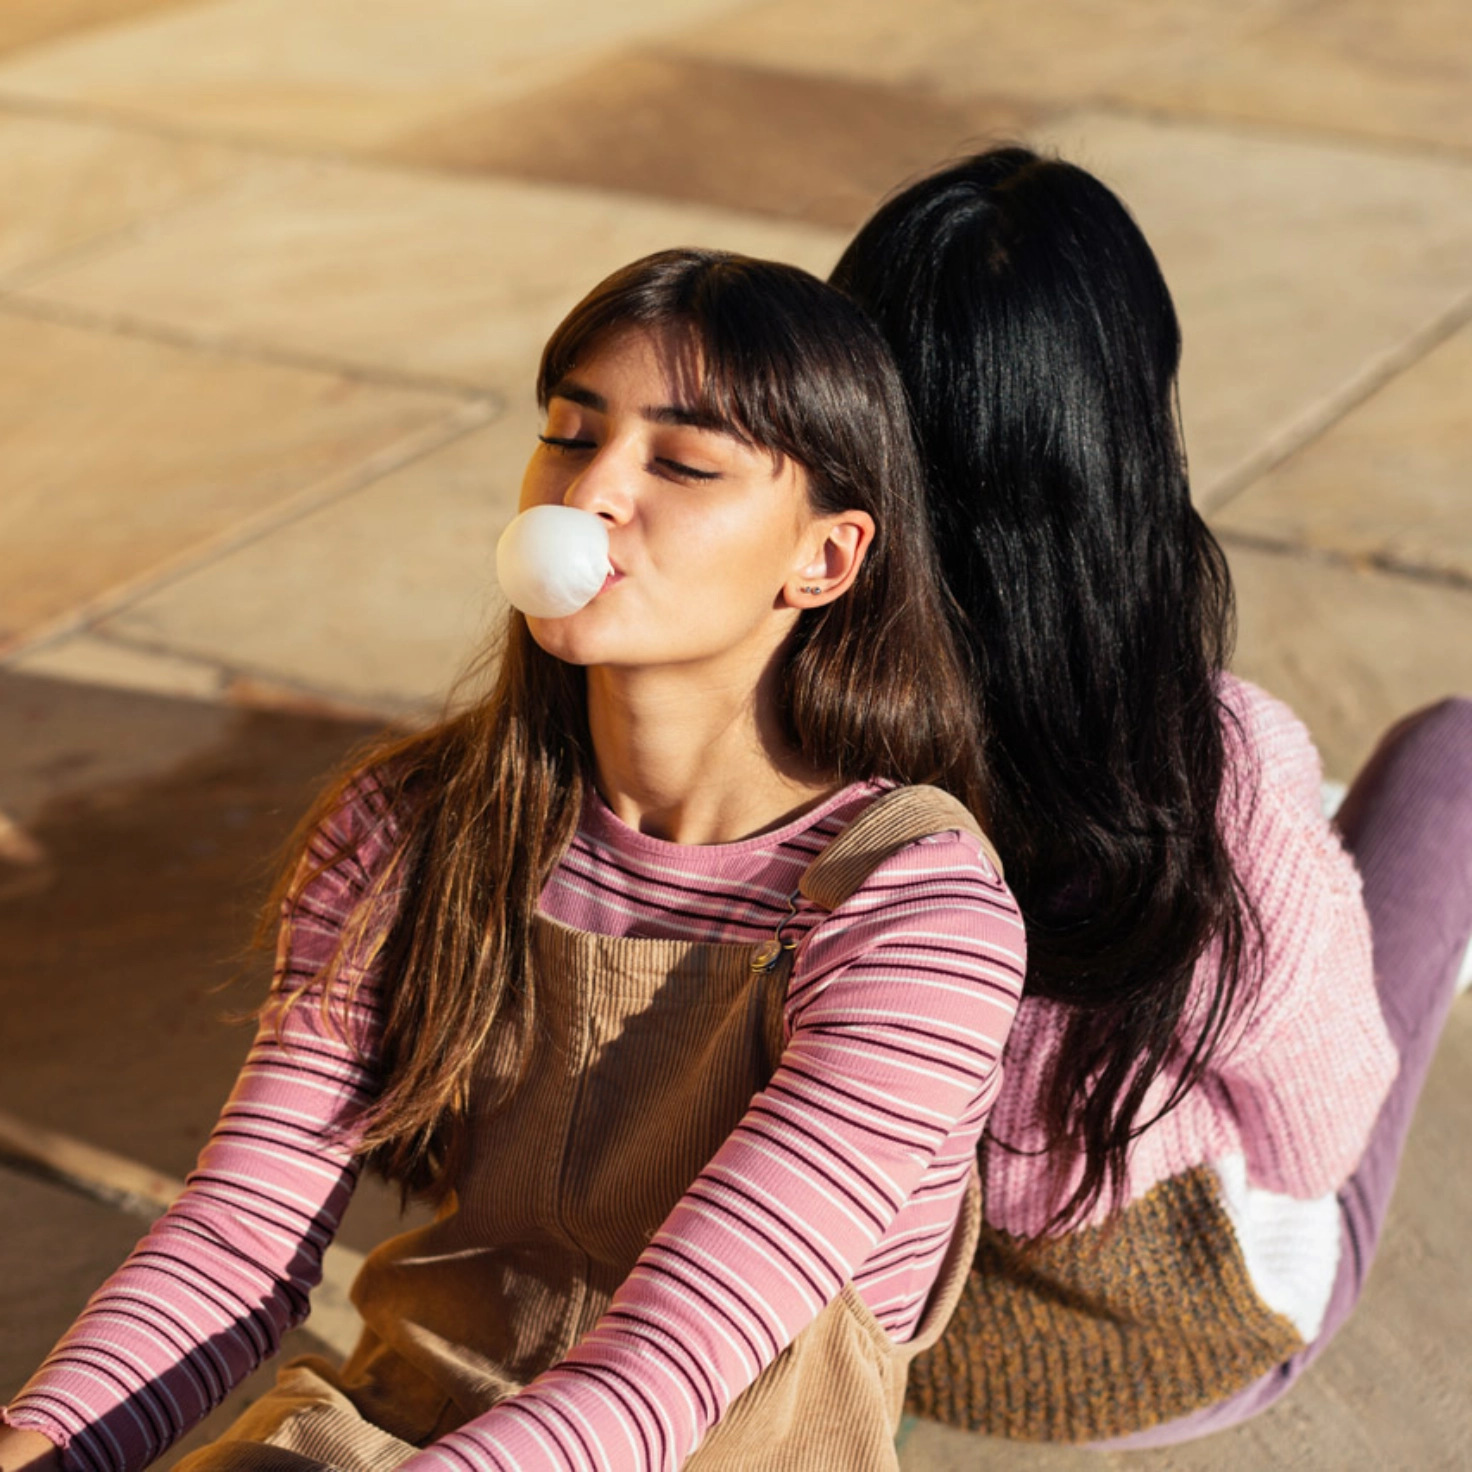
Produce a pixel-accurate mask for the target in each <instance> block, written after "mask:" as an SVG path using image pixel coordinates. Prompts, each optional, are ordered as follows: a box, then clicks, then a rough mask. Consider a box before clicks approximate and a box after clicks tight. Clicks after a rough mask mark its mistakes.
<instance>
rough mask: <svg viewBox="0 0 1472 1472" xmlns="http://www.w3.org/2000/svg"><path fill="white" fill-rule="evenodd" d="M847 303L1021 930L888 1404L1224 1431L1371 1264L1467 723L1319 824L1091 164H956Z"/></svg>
mask: <svg viewBox="0 0 1472 1472" xmlns="http://www.w3.org/2000/svg"><path fill="white" fill-rule="evenodd" d="M833 280H834V282H835V284H837V285H839V286H841V287H842V288H843V289H844V290H845V291H847V292H848V293H849V294H850V295H852V296H853V297H854V298H856V299H857V300H858V301H859V302H860V303H861V304H862V305H863V306H864V307H865V308H866V309H867V310H868V311H869V312H870V314H871V315H872V316H873V318H874V319H875V320H876V321H877V322H878V323H879V325H880V328H881V330H882V331H883V332H884V334H885V336H886V338H887V339H888V340H889V343H890V346H891V348H892V349H893V351H894V353H895V355H896V358H897V359H898V361H899V364H900V368H901V372H902V375H903V377H904V379H905V383H906V388H907V390H908V393H909V395H910V399H911V404H912V410H913V413H914V416H915V420H916V424H917V428H918V431H919V438H920V441H921V451H922V456H923V458H924V461H925V468H926V475H927V480H928V492H929V509H930V518H931V523H932V529H933V532H934V536H935V540H936V543H937V546H938V548H939V550H940V555H941V558H942V561H943V564H944V569H945V577H946V580H947V583H948V585H949V591H950V594H951V596H952V599H953V600H954V615H955V618H956V622H957V625H958V627H959V628H960V629H961V631H962V635H963V642H964V643H965V644H966V646H967V647H968V649H969V652H970V657H971V661H972V666H973V669H972V675H973V679H974V682H975V688H976V690H977V693H978V698H979V702H980V707H981V709H982V710H983V711H984V712H985V713H986V733H987V741H988V759H989V765H990V769H991V772H992V776H993V787H992V795H991V798H990V812H989V817H990V828H991V832H992V834H993V835H994V837H995V838H996V839H997V842H998V844H999V847H1000V850H1001V852H1002V854H1003V856H1004V858H1005V860H1006V863H1007V870H1008V878H1009V880H1010V882H1011V883H1012V885H1013V888H1014V890H1015V892H1016V894H1017V896H1018V899H1019V902H1020V903H1021V905H1022V907H1023V911H1024V914H1025V916H1026V919H1027V926H1028V951H1029V960H1028V982H1027V995H1026V998H1025V1000H1024V1003H1023V1006H1022V1009H1021V1012H1020V1013H1019V1017H1018V1021H1017V1025H1016V1027H1015V1028H1014V1030H1013V1033H1012V1036H1011V1040H1010V1042H1009V1045H1008V1049H1007V1055H1006V1058H1007V1069H1006V1076H1005V1079H1006V1081H1005V1084H1004V1086H1003V1089H1002V1092H1001V1095H1000V1097H999V1100H998V1103H997V1105H996V1108H995V1110H994V1112H993V1114H992V1118H991V1121H990V1123H989V1126H988V1130H987V1136H986V1140H985V1142H984V1145H983V1149H982V1166H983V1178H984V1185H985V1203H986V1206H985V1216H986V1220H985V1224H984V1227H983V1236H982V1242H981V1245H980V1248H979V1250H978V1254H977V1257H976V1259H975V1263H974V1266H973V1271H972V1274H971V1279H970V1282H969V1284H968V1289H967V1294H966V1297H965V1299H964V1300H963V1304H962V1307H961V1310H960V1312H959V1313H958V1315H957V1318H956V1320H955V1321H954V1322H953V1324H952V1328H951V1331H950V1333H949V1334H948V1335H947V1337H946V1339H945V1340H944V1341H943V1343H942V1344H941V1345H940V1346H939V1347H938V1348H937V1349H936V1350H935V1351H934V1352H933V1353H932V1354H930V1355H929V1356H927V1357H925V1358H924V1359H922V1361H920V1362H919V1364H918V1365H917V1367H916V1371H915V1373H914V1376H913V1377H912V1382H911V1404H912V1407H913V1408H914V1409H916V1410H917V1411H919V1412H920V1413H922V1414H930V1415H934V1416H937V1417H939V1418H941V1419H943V1420H948V1421H950V1422H952V1423H954V1424H959V1425H965V1426H971V1427H974V1428H976V1429H979V1430H983V1431H986V1432H989V1433H991V1434H994V1435H1003V1436H1014V1437H1019V1438H1027V1439H1036V1440H1060V1441H1087V1442H1109V1443H1110V1444H1112V1445H1116V1446H1118V1445H1125V1444H1128V1445H1141V1446H1143V1445H1154V1444H1163V1443H1166V1442H1170V1441H1175V1440H1179V1439H1184V1438H1186V1437H1188V1436H1193V1435H1200V1434H1202V1433H1204V1432H1206V1431H1209V1430H1212V1429H1215V1428H1217V1427H1220V1426H1225V1425H1230V1424H1233V1423H1234V1422H1236V1421H1238V1420H1241V1419H1243V1418H1244V1417H1246V1416H1248V1415H1250V1414H1252V1413H1253V1412H1254V1411H1256V1410H1258V1409H1261V1408H1262V1407H1263V1406H1265V1405H1266V1404H1268V1403H1269V1402H1270V1401H1271V1400H1273V1399H1274V1398H1275V1397H1276V1396H1277V1395H1279V1394H1281V1392H1282V1391H1283V1389H1285V1388H1286V1387H1287V1386H1288V1385H1289V1384H1291V1383H1292V1381H1293V1380H1294V1379H1295V1378H1296V1376H1297V1375H1298V1374H1299V1373H1300V1372H1301V1371H1302V1370H1303V1369H1304V1368H1305V1367H1306V1366H1307V1365H1308V1364H1309V1363H1311V1362H1312V1360H1313V1359H1314V1357H1315V1356H1316V1355H1317V1354H1318V1353H1319V1352H1320V1350H1321V1349H1322V1348H1323V1346H1324V1344H1325V1343H1326V1342H1327V1341H1328V1339H1329V1338H1330V1336H1331V1335H1332V1334H1333V1333H1334V1332H1335V1330H1336V1329H1337V1328H1338V1327H1339V1325H1340V1324H1341V1323H1342V1322H1343V1321H1344V1319H1345V1317H1346V1316H1347V1314H1348V1312H1349V1310H1350V1308H1351V1307H1352V1306H1353V1304H1354V1302H1355V1301H1356V1299H1357V1297H1358V1294H1359V1291H1360V1288H1361V1286H1362V1284H1363V1282H1364V1278H1365V1274H1366V1271H1367V1269H1368V1266H1369V1261H1370V1258H1371V1256H1372V1255H1373V1252H1374V1248H1375V1245H1376V1242H1377V1240H1378V1236H1379V1232H1380V1227H1381V1223H1382V1221H1383V1217H1384V1212H1385V1206H1386V1203H1387V1201H1388V1198H1389V1195H1390V1191H1391V1188H1392V1186H1393V1183H1394V1177H1395V1169H1396V1163H1397V1161H1398V1159H1399V1155H1400V1151H1401V1148H1402V1145H1403V1143H1404V1138H1405V1133H1406V1129H1407V1126H1408V1123H1409V1119H1410V1115H1411V1112H1412V1109H1413V1108H1414V1104H1415V1100H1416V1097H1417V1095H1418V1093H1419V1090H1420V1086H1421V1083H1422V1080H1423V1078H1424V1075H1425V1072H1426V1069H1427V1066H1428V1064H1429V1060H1430V1056H1431V1053H1432V1050H1433V1047H1434V1044H1435V1040H1436V1037H1437V1035H1438V1033H1439V1030H1440V1024H1441V1021H1442V1019H1443V1018H1444V1016H1445V1012H1446V1009H1447V1007H1448V1005H1449V1003H1450V1000H1451V998H1452V995H1453V993H1454V990H1455V984H1456V977H1457V971H1458V962H1459V959H1460V958H1461V956H1462V954H1463V952H1464V951H1465V948H1466V944H1467V936H1468V930H1469V927H1472V704H1469V703H1468V702H1467V701H1449V702H1446V703H1443V704H1442V705H1440V706H1437V707H1434V708H1432V709H1430V710H1428V711H1424V712H1421V713H1420V714H1418V715H1416V716H1414V717H1412V718H1410V719H1409V720H1407V721H1405V722H1403V723H1402V724H1401V725H1400V726H1398V727H1397V728H1395V730H1393V731H1392V732H1391V733H1390V734H1389V735H1388V736H1387V737H1386V738H1385V741H1384V743H1383V744H1382V745H1381V747H1380V749H1379V750H1378V752H1377V753H1376V755H1375V757H1374V758H1373V759H1372V760H1371V762H1370V763H1369V765H1368V766H1367V767H1366V769H1365V770H1364V772H1362V773H1361V774H1360V776H1359V778H1358V779H1357V780H1356V782H1355V783H1354V785H1353V786H1352V788H1351V790H1350V792H1349V795H1348V798H1347V800H1346V802H1345V804H1344V806H1343V808H1342V810H1341V812H1340V814H1339V817H1338V819H1337V825H1336V826H1335V827H1331V826H1330V825H1329V824H1328V823H1327V822H1326V821H1325V820H1324V819H1323V817H1322V816H1321V813H1320V803H1319V792H1320V768H1319V761H1318V756H1317V753H1316V752H1315V751H1314V749H1313V746H1312V744H1311V742H1310V740H1309V737H1308V734H1307V732H1306V731H1305V730H1304V728H1303V726H1302V725H1301V724H1300V723H1299V722H1298V720H1297V719H1296V718H1295V717H1294V716H1293V714H1292V713H1291V712H1290V711H1289V710H1288V709H1287V708H1286V707H1284V706H1283V705H1282V704H1280V703H1279V702H1277V701H1275V700H1273V699H1272V698H1271V697H1269V696H1268V695H1266V694H1265V693H1264V692H1262V691H1261V690H1258V689H1255V688H1254V687H1252V686H1251V685H1248V684H1246V683H1245V682H1243V681H1241V680H1238V679H1235V678H1234V677H1233V676H1231V675H1230V674H1228V673H1227V672H1226V663H1227V659H1228V656H1229V653H1230V649H1231V643H1232V635H1233V597H1232V586H1231V580H1230V576H1229V574H1228V570H1227V565H1226V561H1225V558H1224V556H1223V554H1222V552H1221V549H1220V547H1219V546H1218V545H1217V543H1216V541H1215V539H1214V538H1213V537H1212V535H1211V533H1210V531H1209V530H1208V529H1207V527H1206V525H1205V523H1204V522H1203V521H1202V519H1201V518H1200V516H1199V515H1198V514H1197V512H1196V511H1195V509H1194V508H1193V506H1192V504H1191V499H1190V492H1189V485H1188V480H1187V473H1186V462H1185V455H1184V451H1183V447H1182V443H1181V436H1180V428H1179V417H1178V408H1177V397H1176V379H1177V369H1178V366H1179V361H1180V351H1181V339H1180V331H1179V327H1178V325H1177V320H1176V316H1175V311H1174V308H1173V306H1172V303H1171V298H1170V294H1169V292H1168V290H1167V288H1166V285H1165V281H1164V279H1163V277H1162V275H1161V272H1160V269H1159V267H1158V265H1157V263H1156V261H1155V258H1154V256H1153V254H1152V253H1151V251H1150V248H1149V246H1148V245H1147V243H1146V241H1145V239H1144V237H1143V235H1142V234H1141V232H1140V230H1139V228H1138V226H1137V225H1136V224H1135V222H1134V221H1133V219H1132V218H1131V217H1130V215H1129V212H1128V211H1127V210H1126V209H1125V207H1124V206H1123V205H1122V204H1121V203H1120V201H1119V200H1118V199H1117V198H1116V197H1115V196H1114V195H1113V194H1112V193H1111V192H1110V191H1109V190H1108V189H1107V188H1106V187H1105V186H1104V185H1103V184H1101V183H1100V182H1099V181H1098V180H1097V179H1095V178H1093V177H1092V176H1091V175H1090V174H1088V173H1087V172H1085V171H1084V170H1082V169H1079V168H1077V167H1074V166H1072V165H1070V164H1067V163H1065V162H1062V161H1058V160H1054V159H1048V158H1043V157H1040V156H1038V155H1037V154H1035V153H1033V152H1031V151H1029V150H1027V149H1025V148H1019V147H1005V148H997V149H993V150H991V151H989V152H986V153H983V154H980V155H978V156H976V157H974V158H971V159H968V160H965V161H964V162H962V163H959V164H957V165H955V166H953V167H949V168H946V169H944V170H942V171H940V172H939V173H937V174H935V175H934V176H932V177H930V178H927V179H924V180H922V181H920V182H919V183H917V184H915V185H913V186H912V187H910V188H908V189H906V190H904V191H903V192H901V193H900V194H898V195H897V196H896V197H894V198H893V199H891V200H890V201H889V202H888V203H886V204H885V205H884V206H883V207H882V208H881V209H880V210H879V212H878V213H877V214H876V215H875V216H874V218H873V219H872V220H871V221H870V222H869V223H868V224H867V225H866V226H865V227H864V228H863V230H862V231H861V232H860V233H859V235H858V237H857V238H856V239H855V240H854V242H853V244H852V245H851V246H850V247H849V249H848V251H847V252H846V254H845V255H844V257H843V259H842V261H841V262H840V263H839V265H838V267H837V269H836V271H835V272H834V276H833ZM1372 934H1373V947H1372V942H1371V936H1372Z"/></svg>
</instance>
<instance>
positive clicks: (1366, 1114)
mask: <svg viewBox="0 0 1472 1472" xmlns="http://www.w3.org/2000/svg"><path fill="white" fill-rule="evenodd" d="M1237 689H1238V694H1237V696H1236V700H1237V702H1238V705H1239V709H1240V710H1241V711H1242V712H1243V714H1244V716H1245V721H1244V726H1245V733H1246V735H1247V737H1248V740H1249V743H1250V746H1251V748H1252V750H1253V752H1254V754H1255V760H1256V766H1257V772H1256V777H1257V787H1256V794H1255V799H1254V800H1253V801H1252V802H1251V803H1250V804H1246V803H1244V804H1242V807H1241V811H1240V812H1239V813H1238V815H1237V820H1236V831H1237V834H1238V838H1237V840H1236V845H1235V857H1236V858H1237V859H1238V861H1239V865H1240V868H1241V872H1242V877H1243V879H1244V882H1245V884H1246V887H1247V891H1248V893H1249V894H1250V895H1251V897H1252V899H1253V903H1254V905H1255V906H1256V909H1257V912H1258V918H1259V920H1260V922H1261V926H1262V931H1263V938H1264V945H1265V954H1264V958H1263V960H1264V964H1263V968H1262V979H1261V985H1260V990H1259V994H1258V996H1257V998H1256V1000H1255V1003H1254V1004H1253V1006H1252V1008H1251V1010H1250V1012H1249V1013H1248V1014H1247V1020H1246V1022H1245V1025H1244V1027H1243V1029H1242V1032H1241V1035H1240V1037H1239V1038H1238V1040H1237V1042H1236V1044H1235V1046H1233V1047H1231V1048H1230V1049H1229V1050H1228V1052H1227V1054H1226V1056H1225V1057H1224V1058H1223V1060H1222V1062H1221V1066H1220V1068H1221V1081H1222V1084H1223V1086H1224V1087H1225V1089H1226V1091H1227V1094H1228V1096H1229V1098H1230V1101H1231V1106H1232V1109H1233V1112H1234V1114H1235V1115H1236V1117H1237V1122H1238V1127H1239V1129H1240V1131H1241V1136H1242V1141H1243V1144H1244V1147H1245V1150H1246V1156H1247V1160H1248V1162H1249V1170H1250V1175H1251V1180H1250V1184H1251V1185H1253V1186H1257V1187H1260V1188H1262V1189H1265V1190H1269V1191H1277V1192H1281V1193H1283V1194H1285V1195H1289V1196H1294V1197H1297V1198H1299V1199H1303V1200H1308V1199H1313V1198H1315V1197H1319V1196H1323V1195H1326V1194H1328V1193H1329V1192H1332V1191H1334V1190H1336V1189H1337V1188H1338V1187H1339V1186H1340V1185H1341V1184H1343V1182H1344V1180H1345V1179H1346V1178H1347V1177H1348V1175H1349V1174H1350V1172H1351V1171H1352V1170H1353V1169H1354V1166H1355V1165H1356V1163H1357V1162H1358V1160H1359V1157H1360V1155H1361V1154H1362V1152H1363V1150H1364V1146H1365V1141H1366V1139H1367V1137H1368V1135H1369V1131H1370V1127H1371V1125H1372V1124H1373V1123H1374V1120H1375V1117H1376V1115H1377V1114H1378V1112H1379V1110H1380V1106H1381V1104H1382V1103H1383V1102H1384V1099H1385V1095H1386V1093H1387V1091H1388V1090H1389V1088H1390V1084H1391V1082H1392V1080H1393V1079H1394V1077H1395V1072H1396V1067H1397V1059H1396V1054H1395V1050H1394V1047H1393V1045H1392V1043H1391V1040H1390V1037H1389V1034H1388V1033H1387V1031H1386V1028H1385V1024H1384V1021H1383V1019H1382V1017H1381V1013H1380V1006H1379V1001H1378V997H1377V992H1376V986H1375V968H1374V959H1373V955H1372V951H1371V945H1370V925H1369V917H1368V916H1367V914H1366V912H1365V906H1364V901H1363V899H1362V897H1361V893H1360V880H1359V874H1358V871H1357V870H1356V869H1355V867H1354V863H1353V860H1352V859H1351V858H1350V856H1349V855H1348V854H1347V853H1346V852H1345V850H1344V847H1343V845H1342V844H1341V843H1340V841H1339V838H1338V836H1337V834H1336V832H1335V831H1334V829H1333V828H1332V826H1331V825H1330V824H1329V823H1328V822H1327V821H1326V820H1325V819H1324V818H1323V817H1322V816H1321V813H1320V810H1319V778H1320V768H1319V759H1318V754H1317V752H1316V751H1315V750H1314V747H1313V744H1312V742H1311V741H1310V739H1309V736H1308V733H1307V731H1305V730H1304V728H1303V726H1302V724H1301V723H1300V722H1299V721H1298V719H1297V718H1296V717H1295V716H1294V715H1293V714H1292V712H1291V711H1289V710H1288V708H1287V707H1286V706H1284V705H1282V704H1280V703H1279V702H1278V701H1276V700H1273V699H1272V698H1271V697H1269V696H1267V695H1265V694H1264V693H1263V692H1262V691H1260V690H1256V689H1254V688H1253V687H1251V686H1247V685H1241V684H1239V685H1238V687H1237Z"/></svg>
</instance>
